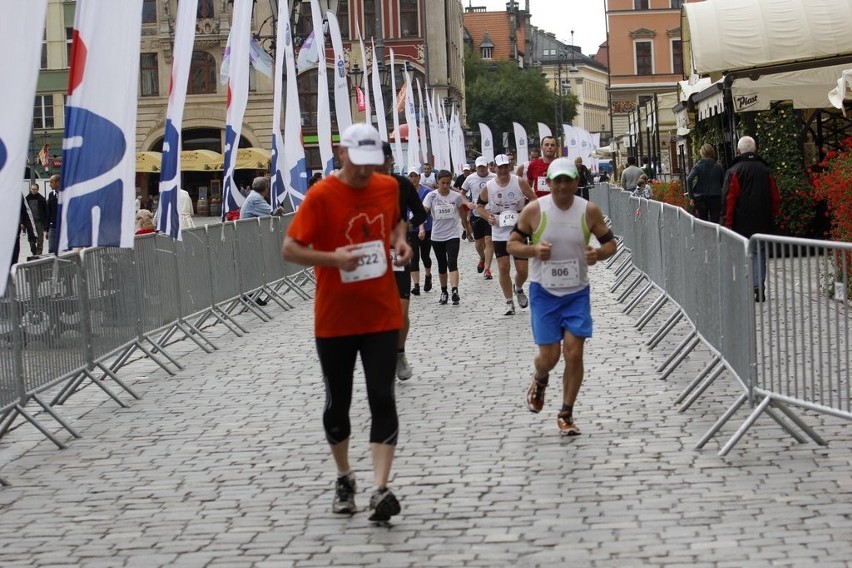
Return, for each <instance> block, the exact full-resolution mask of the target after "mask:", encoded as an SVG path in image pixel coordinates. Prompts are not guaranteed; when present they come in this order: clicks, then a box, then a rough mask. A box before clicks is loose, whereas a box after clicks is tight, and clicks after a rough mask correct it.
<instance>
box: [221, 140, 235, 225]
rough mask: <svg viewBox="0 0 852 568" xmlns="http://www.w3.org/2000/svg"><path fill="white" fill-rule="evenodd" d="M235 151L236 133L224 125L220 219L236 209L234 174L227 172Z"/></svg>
mask: <svg viewBox="0 0 852 568" xmlns="http://www.w3.org/2000/svg"><path fill="white" fill-rule="evenodd" d="M236 151H237V133H236V131H234V127H233V126H231V125H230V124H227V125H225V172H226V175H225V181H224V184H223V185H224V187H223V188H222V192H223V193H222V197H223V200H222V206H223V207H222V218H223V219H224V218H225V214H226V213H228V212H229V211H233V210H234V209H236V208H237V201H236V200H235V199H234V178H233V175H234V172H233V170H231V171H230V172H228V169H229V167H230V164H231V153H233V152H236Z"/></svg>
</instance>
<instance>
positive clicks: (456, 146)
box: [450, 108, 467, 175]
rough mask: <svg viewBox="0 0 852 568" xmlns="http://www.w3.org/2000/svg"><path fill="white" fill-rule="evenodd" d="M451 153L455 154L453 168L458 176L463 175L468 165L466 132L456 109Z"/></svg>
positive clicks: (452, 127)
mask: <svg viewBox="0 0 852 568" xmlns="http://www.w3.org/2000/svg"><path fill="white" fill-rule="evenodd" d="M451 124H452V126H451V132H452V134H451V140H450V144H451V145H452V146H451V151H452V154H453V167H454V168H455V171H456V173H457V174H459V175H461V174H462V172H463V168H464V165H465V164H466V163H467V155H466V151H465V146H464V131H463V130H462V126H461V118H460V117H459V114H458V112H457V111H456V109H455V108H454V109H453V111H452V120H451Z"/></svg>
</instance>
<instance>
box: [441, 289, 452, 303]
mask: <svg viewBox="0 0 852 568" xmlns="http://www.w3.org/2000/svg"><path fill="white" fill-rule="evenodd" d="M449 299H450V296H449V295H448V294H447V291H446V290H441V299H440V300H438V303H439V304H441V305H444V304H446V303H447V302H448V301H449Z"/></svg>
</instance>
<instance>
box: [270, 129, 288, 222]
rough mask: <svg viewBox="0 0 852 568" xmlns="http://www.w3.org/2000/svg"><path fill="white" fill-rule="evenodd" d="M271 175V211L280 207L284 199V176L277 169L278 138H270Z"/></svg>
mask: <svg viewBox="0 0 852 568" xmlns="http://www.w3.org/2000/svg"><path fill="white" fill-rule="evenodd" d="M270 165H271V168H270V169H271V171H270V172H269V173H270V174H272V196H271V198H270V201H271V202H272V207H273V209H274V208H275V207H278V206H279V205H281V203H282V200H283V198H284V193H285V191H284V176H283V175H282V174H281V170H280V169H278V136H273V137H272V161H271V163H270Z"/></svg>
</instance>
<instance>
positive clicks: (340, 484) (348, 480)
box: [331, 474, 358, 515]
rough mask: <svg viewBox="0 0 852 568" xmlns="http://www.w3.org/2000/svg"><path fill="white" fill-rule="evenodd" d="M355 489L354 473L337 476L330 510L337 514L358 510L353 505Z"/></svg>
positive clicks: (348, 513) (356, 489) (351, 512)
mask: <svg viewBox="0 0 852 568" xmlns="http://www.w3.org/2000/svg"><path fill="white" fill-rule="evenodd" d="M357 491H358V487H357V485H356V483H355V476H354V475H352V474H349V475H344V476H343V477H338V478H337V482H335V484H334V503H332V504H331V512H332V513H336V514H339V515H352V514H354V513H356V512H358V509H357V508H356V507H355V493H356V492H357Z"/></svg>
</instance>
